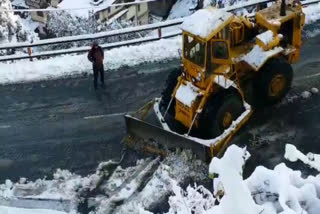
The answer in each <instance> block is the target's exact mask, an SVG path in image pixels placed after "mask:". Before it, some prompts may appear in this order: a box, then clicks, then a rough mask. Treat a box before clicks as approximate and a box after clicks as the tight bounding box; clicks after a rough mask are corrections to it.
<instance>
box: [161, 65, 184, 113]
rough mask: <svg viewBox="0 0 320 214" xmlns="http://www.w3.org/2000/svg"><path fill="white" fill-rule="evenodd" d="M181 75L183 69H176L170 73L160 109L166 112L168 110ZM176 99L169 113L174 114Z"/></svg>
mask: <svg viewBox="0 0 320 214" xmlns="http://www.w3.org/2000/svg"><path fill="white" fill-rule="evenodd" d="M180 75H181V69H175V70H173V71H171V73H170V74H169V75H168V78H167V81H166V84H165V87H164V89H163V91H162V93H161V102H160V110H161V112H162V113H164V112H165V111H166V110H167V107H168V105H169V102H170V100H171V95H172V93H173V90H174V89H175V87H176V85H177V83H178V77H179V76H180ZM174 106H175V100H173V101H172V103H171V106H170V108H169V111H168V113H169V114H171V115H174Z"/></svg>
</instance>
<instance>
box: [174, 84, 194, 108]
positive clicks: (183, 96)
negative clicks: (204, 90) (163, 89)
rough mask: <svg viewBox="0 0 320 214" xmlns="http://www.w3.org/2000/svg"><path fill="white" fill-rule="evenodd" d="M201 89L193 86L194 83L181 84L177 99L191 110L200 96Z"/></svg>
mask: <svg viewBox="0 0 320 214" xmlns="http://www.w3.org/2000/svg"><path fill="white" fill-rule="evenodd" d="M199 91H200V90H199V89H198V88H197V87H196V86H194V85H192V83H190V82H187V84H186V85H184V84H181V85H180V86H179V88H178V90H177V92H176V95H175V97H176V98H177V99H178V100H179V101H180V102H181V103H183V104H184V105H186V106H188V107H190V108H191V106H192V103H193V102H194V101H195V100H196V98H197V97H198V96H199Z"/></svg>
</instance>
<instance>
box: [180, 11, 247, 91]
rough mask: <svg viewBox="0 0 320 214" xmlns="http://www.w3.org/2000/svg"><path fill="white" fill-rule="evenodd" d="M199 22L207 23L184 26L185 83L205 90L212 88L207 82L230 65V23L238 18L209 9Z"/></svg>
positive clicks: (188, 21)
mask: <svg viewBox="0 0 320 214" xmlns="http://www.w3.org/2000/svg"><path fill="white" fill-rule="evenodd" d="M200 18H201V19H203V20H208V22H204V21H201V22H197V25H201V26H196V27H195V25H194V24H193V22H195V21H196V20H197V19H194V18H193V19H192V20H191V19H189V20H187V21H185V22H184V24H183V26H182V30H183V58H182V63H183V67H184V68H183V71H184V73H185V74H186V75H185V78H186V80H188V81H192V82H193V84H194V85H196V86H197V87H199V88H202V89H205V88H207V86H208V84H209V81H207V79H208V78H209V77H210V76H211V75H212V74H213V73H215V72H217V68H218V67H220V66H221V65H230V64H231V51H230V42H231V39H232V36H230V23H231V22H232V21H233V20H234V18H235V17H234V16H233V15H232V14H231V13H229V12H225V11H221V10H216V9H214V8H207V9H205V10H202V11H201V12H200V14H199V19H200ZM189 26H191V27H189ZM241 27H242V26H240V28H241ZM240 30H241V29H240ZM237 32H238V31H237ZM240 34H241V33H240ZM240 37H241V36H240ZM234 39H236V38H234ZM237 39H239V38H237ZM218 72H219V71H218Z"/></svg>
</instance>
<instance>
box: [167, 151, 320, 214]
mask: <svg viewBox="0 0 320 214" xmlns="http://www.w3.org/2000/svg"><path fill="white" fill-rule="evenodd" d="M249 156H250V155H249V153H248V152H247V151H246V150H245V149H241V148H239V147H237V146H235V145H232V146H230V147H229V148H228V149H227V151H226V153H225V155H224V156H223V158H221V159H218V158H214V159H212V161H211V164H210V169H209V170H210V172H211V173H214V174H215V175H217V178H215V179H214V188H215V192H214V194H212V193H210V192H208V191H207V190H206V189H204V188H203V187H201V188H199V187H197V186H196V187H190V186H189V187H188V188H187V189H186V191H183V190H182V189H180V188H177V187H174V188H173V189H174V193H175V195H173V196H171V197H170V198H169V203H170V210H169V212H168V214H173V213H181V214H182V213H197V214H220V213H221V214H234V212H235V210H236V212H237V213H239V214H250V213H252V214H277V213H281V214H301V213H304V214H317V213H318V212H319V209H320V199H319V196H318V195H319V194H318V193H319V192H320V180H319V178H320V177H319V176H320V175H317V176H308V177H307V178H303V177H302V174H301V172H300V171H294V170H292V169H290V168H288V167H287V166H286V165H285V164H284V163H281V164H279V165H277V166H276V167H275V168H274V169H273V170H271V169H267V168H265V167H263V166H258V167H257V168H256V169H255V171H254V172H253V173H252V175H251V176H250V177H249V178H248V179H246V180H243V178H242V168H243V166H244V164H245V161H246V160H247V159H248V158H249ZM286 156H287V157H289V158H290V159H291V160H297V159H298V158H299V159H300V158H301V159H305V158H306V156H304V155H303V154H302V153H301V152H299V151H297V150H296V149H295V148H294V146H292V145H287V151H286ZM313 157H316V158H315V160H316V159H317V161H316V162H317V163H318V164H319V162H318V160H319V159H318V158H319V156H318V155H316V156H315V155H313ZM307 159H309V158H307ZM307 164H310V162H307ZM215 204H217V205H215ZM195 210H197V212H195Z"/></svg>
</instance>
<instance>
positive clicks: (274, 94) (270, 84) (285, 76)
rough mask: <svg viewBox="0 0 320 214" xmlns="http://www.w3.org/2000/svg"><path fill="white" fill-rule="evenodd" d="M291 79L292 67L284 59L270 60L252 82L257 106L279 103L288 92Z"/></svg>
mask: <svg viewBox="0 0 320 214" xmlns="http://www.w3.org/2000/svg"><path fill="white" fill-rule="evenodd" d="M292 78H293V70H292V67H291V65H290V64H289V63H288V62H287V61H286V60H285V59H282V58H272V59H270V60H269V61H268V62H267V63H266V64H265V65H264V66H263V67H262V68H261V70H260V71H259V74H258V75H257V78H256V80H255V81H254V90H255V92H256V93H257V94H256V95H255V97H256V98H257V102H258V104H260V105H270V104H274V103H277V102H279V101H280V100H281V99H282V98H283V97H285V96H286V94H287V93H288V91H289V90H290V87H291V83H292Z"/></svg>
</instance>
